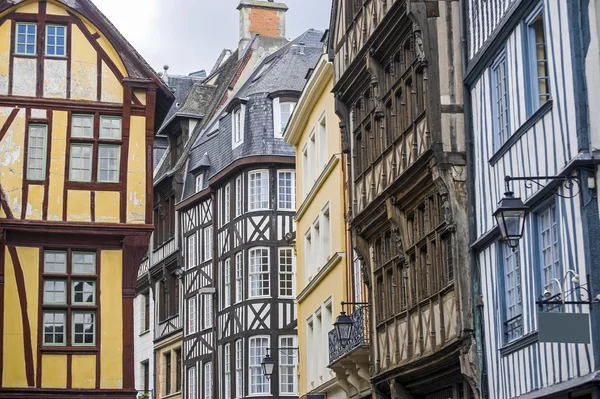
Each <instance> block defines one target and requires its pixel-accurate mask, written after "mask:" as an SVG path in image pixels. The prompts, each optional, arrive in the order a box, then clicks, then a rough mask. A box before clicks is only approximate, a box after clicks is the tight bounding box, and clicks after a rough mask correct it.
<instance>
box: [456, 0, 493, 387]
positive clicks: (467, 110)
mask: <svg viewBox="0 0 600 399" xmlns="http://www.w3.org/2000/svg"><path fill="white" fill-rule="evenodd" d="M466 5H467V3H466V2H465V0H459V9H460V12H459V21H460V48H461V53H462V54H461V55H462V63H461V64H462V76H463V80H464V78H465V75H466V70H467V64H468V61H469V56H468V53H467V26H466V21H465V15H467V9H466ZM463 93H464V94H463V98H464V119H465V139H466V140H465V141H466V143H465V144H466V156H467V207H468V212H467V214H468V218H469V244H471V243H473V242H475V240H476V239H477V235H476V231H477V230H476V226H477V215H476V207H475V198H474V193H475V179H474V176H475V164H474V159H475V157H474V155H475V154H474V147H473V128H472V125H471V120H472V117H473V109H472V105H471V92H470V89H469V87H468V86H467V85H466V84H463ZM476 255H477V254H476V252H475V250H473V249H470V257H469V258H470V263H471V276H472V277H471V278H472V286H471V292H472V296H473V304H474V306H473V324H474V328H475V345H476V347H477V360H478V371H479V395H480V397H481V398H485V397H486V396H487V395H486V393H487V380H486V378H485V375H486V373H485V348H484V342H483V337H484V331H483V324H482V320H481V314H480V312H479V308H480V306H479V303H480V301H479V292H480V278H481V277H480V273H479V268H478V262H477V258H476Z"/></svg>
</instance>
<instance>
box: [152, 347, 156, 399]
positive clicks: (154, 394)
mask: <svg viewBox="0 0 600 399" xmlns="http://www.w3.org/2000/svg"><path fill="white" fill-rule="evenodd" d="M152 361H153V363H152V364H153V366H154V367H153V370H152V394H151V395H152V397H153V398H155V397H156V349H155V350H153V351H152Z"/></svg>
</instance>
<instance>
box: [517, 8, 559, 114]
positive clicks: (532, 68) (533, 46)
mask: <svg viewBox="0 0 600 399" xmlns="http://www.w3.org/2000/svg"><path fill="white" fill-rule="evenodd" d="M540 17H541V19H542V28H543V32H542V34H543V36H544V42H543V43H538V42H537V38H536V32H535V27H534V26H533V25H534V24H535V22H536V20H537V19H538V18H540ZM547 29H548V24H547V21H546V17H545V15H544V6H543V3H540V5H539V6H537V7H536V9H535V10H534V11H533V12H532V13H531V14H530V16H529V17H528V18H527V19H526V20H525V31H524V37H525V40H526V44H525V45H526V49H527V59H526V62H527V65H526V66H527V67H528V69H529V71H528V72H529V73H528V74H527V75H528V76H527V77H528V81H529V82H530V83H529V84H530V87H529V88H528V89H529V90H528V91H529V93H527V94H528V100H529V101H528V104H527V114H528V116H531V115H532V114H533V113H534V112H535V111H537V110H538V109H539V108H540V106H541V105H543V104H542V102H541V101H540V97H546V101H544V103H546V102H548V101H549V100H550V99H551V98H552V93H551V90H550V66H549V55H548V39H547ZM539 46H543V47H544V53H545V56H546V59H545V60H542V59H539V58H538V47H539ZM542 62H543V63H544V64H545V69H546V73H547V74H548V75H547V76H540V75H539V68H538V63H542ZM541 80H545V81H546V90H547V93H540V81H541Z"/></svg>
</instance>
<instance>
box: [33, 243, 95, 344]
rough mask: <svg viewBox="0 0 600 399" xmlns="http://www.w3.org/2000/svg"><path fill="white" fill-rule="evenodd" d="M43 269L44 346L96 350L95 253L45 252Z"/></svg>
mask: <svg viewBox="0 0 600 399" xmlns="http://www.w3.org/2000/svg"><path fill="white" fill-rule="evenodd" d="M43 267H44V269H43V280H44V284H43V290H44V291H43V293H42V294H43V303H42V309H43V322H44V337H43V345H44V346H95V345H96V323H97V321H96V307H97V300H98V297H97V295H98V292H97V289H98V287H97V283H96V280H97V275H96V253H95V252H71V251H54V250H48V251H44V266H43ZM67 317H70V320H69V319H68V318H67Z"/></svg>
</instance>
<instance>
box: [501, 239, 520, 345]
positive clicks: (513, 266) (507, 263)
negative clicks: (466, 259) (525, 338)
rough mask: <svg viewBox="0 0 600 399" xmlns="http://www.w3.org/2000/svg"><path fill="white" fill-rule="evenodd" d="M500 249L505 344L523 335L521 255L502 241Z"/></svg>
mask: <svg viewBox="0 0 600 399" xmlns="http://www.w3.org/2000/svg"><path fill="white" fill-rule="evenodd" d="M498 248H499V250H500V252H501V254H502V265H503V267H502V278H503V280H504V281H503V295H502V296H503V301H502V302H503V307H504V309H503V310H504V317H503V322H504V323H503V324H504V337H505V342H511V341H514V340H515V339H518V338H520V337H521V336H522V335H523V319H522V317H523V301H522V294H521V287H522V283H521V259H520V257H521V253H520V251H519V250H518V248H517V249H516V250H514V251H513V249H512V248H510V247H509V246H508V243H507V242H505V241H501V242H500V243H499V247H498ZM519 316H520V317H521V319H520V320H519V319H518V318H519Z"/></svg>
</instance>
